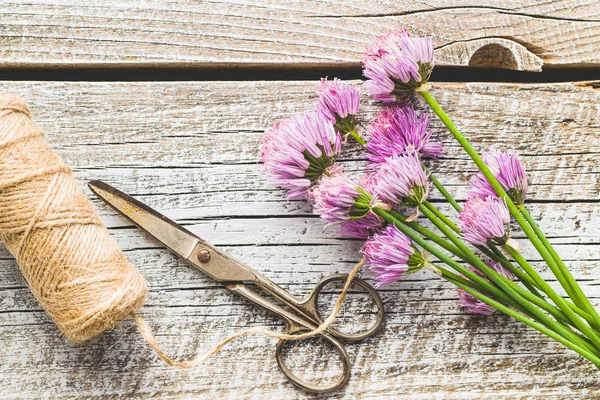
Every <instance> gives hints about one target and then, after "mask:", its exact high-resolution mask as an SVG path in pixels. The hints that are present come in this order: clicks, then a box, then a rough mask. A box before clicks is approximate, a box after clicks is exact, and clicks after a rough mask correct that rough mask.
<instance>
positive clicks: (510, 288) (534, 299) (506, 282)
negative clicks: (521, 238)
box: [419, 205, 600, 348]
mask: <svg viewBox="0 0 600 400" xmlns="http://www.w3.org/2000/svg"><path fill="white" fill-rule="evenodd" d="M419 210H421V212H422V213H423V214H424V215H425V216H426V217H427V218H429V220H430V221H431V222H432V223H433V224H434V225H435V226H436V228H438V229H439V230H440V231H441V232H442V233H443V234H444V235H445V236H446V237H447V238H448V239H450V241H451V242H452V244H454V245H455V246H456V247H458V249H459V250H460V251H462V252H463V254H464V255H465V256H466V257H467V259H466V260H465V261H467V262H468V263H470V264H471V265H472V266H474V267H475V268H477V269H478V270H480V271H481V272H483V273H484V274H485V275H486V276H487V277H488V278H489V279H490V280H491V281H492V282H494V283H495V284H496V285H498V287H500V288H501V289H502V290H503V291H504V292H505V293H506V294H507V295H508V296H510V297H512V298H513V299H515V300H517V301H519V300H520V299H524V300H525V301H529V302H531V303H533V304H535V305H536V306H538V307H540V308H541V309H543V310H545V311H547V312H549V313H550V314H552V316H553V317H554V318H556V319H557V320H565V319H566V320H570V321H572V322H573V324H574V325H575V326H576V327H577V328H578V329H579V330H581V331H582V332H584V329H585V328H587V329H588V330H590V328H589V327H588V326H587V325H586V324H585V323H583V321H581V320H580V319H579V317H577V316H576V314H575V313H574V312H573V311H572V310H571V309H570V308H568V307H566V306H565V308H567V310H568V311H565V310H564V309H563V307H560V306H559V308H560V310H558V309H556V307H554V306H552V305H551V304H550V303H548V302H547V301H545V300H544V299H542V298H540V297H538V296H536V295H535V294H533V293H531V292H530V291H528V290H526V289H524V288H522V287H521V286H519V285H518V284H516V283H515V282H513V281H511V280H510V279H508V278H506V277H505V276H504V275H502V274H500V273H498V272H497V271H495V270H494V269H492V268H490V267H489V266H487V265H486V264H485V263H484V262H483V261H481V259H480V258H479V257H477V256H476V255H475V254H474V253H473V252H472V251H471V250H470V249H469V248H468V247H467V246H466V245H465V244H464V243H463V242H462V241H461V240H460V239H459V238H458V237H456V236H455V235H454V233H453V232H452V231H451V230H450V228H448V227H447V226H445V225H444V224H443V222H442V221H440V220H439V219H438V218H437V217H436V216H435V215H434V214H433V213H432V212H431V211H429V209H427V207H424V206H423V205H421V206H420V207H419ZM550 290H551V289H550ZM554 294H556V293H554ZM555 297H559V296H558V295H556V296H555ZM551 298H552V297H551ZM561 299H562V298H561ZM552 300H553V301H555V300H554V298H552ZM557 305H558V304H557ZM560 311H562V312H560ZM569 312H570V314H569ZM577 321H579V322H580V323H579V324H578V322H577ZM590 332H592V333H593V331H591V330H590ZM584 333H585V332H584ZM586 335H587V333H586ZM590 339H592V338H590ZM592 341H593V340H592ZM598 344H600V339H599V340H598ZM598 344H596V343H594V345H596V346H598ZM598 348H600V346H598Z"/></svg>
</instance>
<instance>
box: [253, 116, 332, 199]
mask: <svg viewBox="0 0 600 400" xmlns="http://www.w3.org/2000/svg"><path fill="white" fill-rule="evenodd" d="M341 150H342V138H341V136H340V134H339V133H337V132H336V131H335V129H334V127H333V124H332V123H331V122H330V121H329V120H327V119H326V118H325V117H324V116H322V115H320V114H316V113H310V114H297V115H294V116H293V117H292V118H290V119H287V120H284V121H282V122H279V123H277V124H275V125H274V126H273V127H272V128H270V129H269V130H267V131H266V132H265V135H264V136H263V147H262V152H261V155H260V157H261V160H262V162H263V163H264V165H265V169H266V171H267V174H268V175H269V177H268V183H269V184H270V185H272V186H279V187H282V188H284V189H287V190H288V198H290V199H306V198H308V190H309V188H310V187H311V186H312V185H313V184H315V183H316V182H317V181H318V180H319V178H320V177H321V175H323V173H325V172H326V171H327V170H328V169H329V168H330V167H331V166H332V165H333V163H334V162H335V160H336V158H337V156H338V154H339V153H340V151H341Z"/></svg>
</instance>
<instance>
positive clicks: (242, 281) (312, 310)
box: [89, 180, 383, 393]
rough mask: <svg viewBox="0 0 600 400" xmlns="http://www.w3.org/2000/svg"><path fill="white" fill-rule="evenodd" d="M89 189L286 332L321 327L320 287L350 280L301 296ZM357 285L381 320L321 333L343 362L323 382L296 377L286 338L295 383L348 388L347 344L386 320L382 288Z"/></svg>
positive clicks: (120, 198) (121, 200) (136, 206)
mask: <svg viewBox="0 0 600 400" xmlns="http://www.w3.org/2000/svg"><path fill="white" fill-rule="evenodd" d="M89 187H90V189H91V190H92V192H94V193H95V194H96V195H97V196H98V197H100V198H101V199H102V200H104V201H105V202H106V203H108V204H109V205H110V206H112V207H113V208H114V209H115V210H117V211H118V212H119V213H121V214H123V215H124V216H126V217H127V218H129V219H130V220H131V221H132V222H133V223H135V224H136V225H137V226H139V227H140V228H142V229H144V230H145V231H146V232H148V233H149V234H151V235H152V236H154V237H155V238H156V239H158V240H159V241H160V242H162V243H163V244H164V245H165V246H166V247H168V248H169V249H170V250H171V251H173V252H174V253H175V254H177V255H178V256H180V257H182V258H184V259H185V260H186V261H188V262H189V263H190V264H192V265H193V266H194V267H196V268H198V269H199V270H201V271H202V272H204V273H206V274H208V275H209V276H210V277H212V278H213V279H215V280H216V281H218V282H220V283H221V284H223V286H225V287H226V288H227V289H229V290H231V291H232V292H235V293H237V294H239V295H240V296H242V297H245V298H246V299H248V300H250V301H251V302H253V303H254V304H257V305H259V306H261V307H263V308H264V309H266V310H268V311H270V312H272V313H273V314H275V315H277V316H279V317H281V318H282V319H283V320H284V321H285V331H286V333H288V334H295V333H299V332H302V331H310V330H314V329H315V328H317V326H318V325H319V324H320V323H321V322H323V318H322V317H321V314H320V313H319V309H318V299H319V294H320V293H321V290H322V289H323V287H325V286H326V285H328V284H330V283H331V282H334V281H341V282H342V283H344V282H345V281H346V279H347V275H346V274H333V275H329V276H327V277H325V278H323V279H322V280H321V281H320V282H319V283H317V285H316V286H315V287H314V289H313V290H312V292H311V293H310V294H309V295H308V297H306V298H304V299H299V298H297V297H295V296H293V295H292V294H290V293H289V292H288V291H286V290H284V289H282V288H281V287H279V286H278V285H276V284H275V283H273V282H272V281H270V280H269V279H267V278H266V277H265V276H263V275H262V274H261V273H259V272H258V271H255V270H254V269H252V268H251V267H249V266H248V265H245V264H243V263H242V262H240V261H238V260H236V259H234V258H233V257H231V256H229V255H227V254H226V253H224V252H223V251H221V250H219V249H218V248H216V247H214V246H212V245H211V244H209V243H207V242H206V241H204V240H203V239H200V238H199V237H198V236H196V235H194V234H193V233H191V232H190V231H188V230H187V229H185V228H183V227H182V226H181V225H178V224H177V223H175V222H173V221H171V220H170V219H168V218H167V217H165V216H164V215H162V214H160V213H158V212H157V211H155V210H153V209H152V208H150V207H148V206H147V205H145V204H143V203H142V202H140V201H138V200H136V199H134V198H132V197H131V196H129V195H127V194H125V193H123V192H121V191H119V190H117V189H115V188H114V187H112V186H110V185H108V184H106V183H104V182H102V181H97V180H95V181H91V182H90V183H89ZM353 283H354V284H356V285H358V286H360V287H361V288H362V289H364V290H365V291H366V292H367V293H368V294H369V295H370V296H371V297H372V299H373V300H374V302H375V304H376V305H377V319H376V320H375V322H374V323H372V324H371V326H369V327H367V328H366V329H365V330H363V331H361V332H357V333H344V332H342V331H340V330H338V329H335V328H333V327H329V328H328V329H327V330H326V331H325V332H323V333H322V334H321V337H322V338H323V339H325V340H326V341H327V342H329V343H330V344H331V345H332V346H333V347H334V348H335V349H336V351H337V352H338V353H339V355H340V358H341V361H342V366H343V369H342V374H341V375H340V376H339V377H338V378H337V379H336V380H335V381H334V382H331V383H327V384H323V385H320V384H319V383H313V382H308V381H305V380H303V379H301V378H299V377H298V376H296V375H294V373H293V372H292V371H291V370H290V369H289V368H288V367H287V366H286V365H285V363H284V358H283V355H282V350H283V347H284V344H285V342H286V340H280V341H279V343H278V344H277V347H276V351H275V358H276V359H277V364H278V365H279V368H280V369H281V371H282V372H283V373H284V374H285V375H286V376H287V378H288V379H289V380H290V381H292V382H293V383H294V384H296V385H297V386H299V387H301V388H303V389H305V390H308V391H310V392H316V393H320V392H328V391H331V390H335V389H337V388H339V387H341V386H343V385H344V384H345V383H346V382H347V381H348V378H349V377H350V362H349V360H348V354H347V353H346V349H345V347H344V345H343V344H342V342H356V341H359V340H362V339H364V338H367V337H369V336H371V335H373V334H374V333H375V332H376V331H377V329H379V327H380V326H381V323H382V321H383V303H382V301H381V298H380V297H379V295H378V294H377V291H376V290H375V289H373V288H372V287H371V286H370V285H369V284H368V283H366V282H365V281H363V280H361V279H359V278H355V279H354V281H353ZM250 285H253V286H255V287H257V288H259V289H261V290H263V291H265V292H266V293H269V294H270V295H272V296H273V297H274V298H275V299H277V300H278V301H280V302H281V303H282V304H283V305H284V306H286V307H287V308H288V309H285V308H283V307H282V306H281V305H278V304H276V303H274V302H273V301H271V300H269V299H267V298H266V297H263V296H261V295H260V294H259V293H258V292H257V291H255V290H252V289H251V286H250ZM292 311H294V312H292Z"/></svg>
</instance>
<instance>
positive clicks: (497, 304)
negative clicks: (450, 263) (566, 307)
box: [448, 279, 600, 368]
mask: <svg viewBox="0 0 600 400" xmlns="http://www.w3.org/2000/svg"><path fill="white" fill-rule="evenodd" d="M448 280H449V281H450V282H451V283H453V284H454V285H456V286H457V287H459V288H461V289H462V290H464V291H465V292H467V293H469V294H471V295H472V296H474V297H476V298H477V299H479V300H481V301H483V302H484V303H486V304H489V305H491V306H493V307H495V308H496V309H497V310H500V311H502V312H503V313H505V314H507V315H510V316H511V317H513V318H515V319H517V320H519V321H521V322H523V323H525V324H527V325H528V326H530V327H532V328H534V329H536V330H538V331H540V332H542V333H544V334H546V335H548V336H549V337H551V338H552V339H554V340H556V341H558V342H560V343H562V344H563V345H565V346H566V347H568V348H570V349H571V350H574V351H575V352H577V353H579V354H580V355H581V356H583V357H585V358H587V359H588V360H590V361H591V362H592V363H594V365H596V367H598V368H600V358H598V356H596V355H594V354H593V353H592V352H591V351H588V350H586V349H584V348H583V347H582V346H581V345H579V344H576V343H578V341H575V342H573V341H571V340H569V339H567V338H566V337H564V336H562V335H561V334H559V333H557V332H555V331H553V330H552V329H551V328H548V327H546V326H544V325H543V324H541V323H538V322H535V321H532V320H531V319H529V318H527V317H526V316H524V315H522V314H520V313H518V312H516V311H514V310H512V309H511V308H509V307H507V306H505V305H504V304H502V303H500V302H498V301H496V300H494V299H492V298H490V297H488V296H486V295H484V294H482V293H480V292H478V291H477V290H474V289H472V288H470V287H469V286H467V285H465V284H463V283H462V282H459V281H454V280H451V279H448ZM583 343H585V342H583Z"/></svg>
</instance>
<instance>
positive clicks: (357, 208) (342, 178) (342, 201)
mask: <svg viewBox="0 0 600 400" xmlns="http://www.w3.org/2000/svg"><path fill="white" fill-rule="evenodd" d="M311 199H312V201H313V206H314V213H315V214H317V215H320V216H321V218H323V219H324V220H325V221H327V222H328V223H330V224H340V223H343V222H346V221H349V220H352V219H361V218H362V217H364V216H365V215H366V214H367V213H368V212H369V210H370V204H369V203H370V201H371V196H370V195H369V194H368V193H366V192H365V191H364V190H363V189H361V188H360V187H359V186H358V184H357V183H355V182H353V181H352V179H350V178H348V177H347V176H346V175H344V173H343V172H341V171H340V172H337V173H334V174H331V175H326V176H323V178H322V179H321V180H320V181H319V183H318V185H316V186H315V187H314V189H312V191H311Z"/></svg>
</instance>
